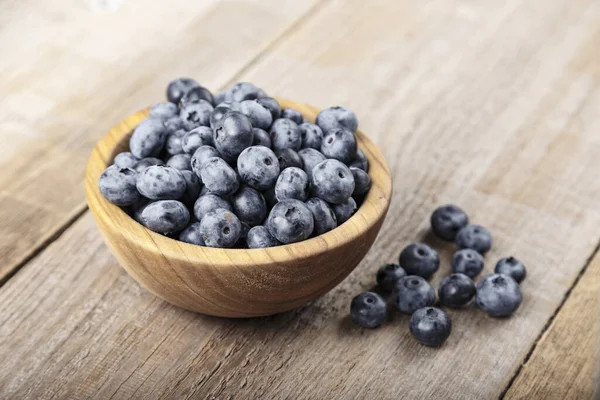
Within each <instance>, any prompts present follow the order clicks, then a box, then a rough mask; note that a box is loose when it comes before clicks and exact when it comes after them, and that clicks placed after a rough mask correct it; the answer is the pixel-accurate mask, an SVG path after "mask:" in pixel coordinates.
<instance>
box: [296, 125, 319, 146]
mask: <svg viewBox="0 0 600 400" xmlns="http://www.w3.org/2000/svg"><path fill="white" fill-rule="evenodd" d="M298 129H300V137H301V138H302V148H303V149H316V150H321V142H322V141H323V131H322V130H321V128H319V126H318V125H315V124H311V123H310V122H304V123H302V124H300V125H299V126H298Z"/></svg>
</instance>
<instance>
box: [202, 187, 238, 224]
mask: <svg viewBox="0 0 600 400" xmlns="http://www.w3.org/2000/svg"><path fill="white" fill-rule="evenodd" d="M219 208H222V209H225V210H229V211H232V210H233V207H231V204H230V203H229V201H227V200H226V199H224V198H223V197H221V196H219V195H217V194H214V193H206V194H204V195H202V194H201V195H200V197H199V198H198V200H196V202H195V203H194V216H195V217H196V219H197V220H198V221H202V218H204V216H205V215H206V214H208V213H209V212H212V211H215V210H217V209H219Z"/></svg>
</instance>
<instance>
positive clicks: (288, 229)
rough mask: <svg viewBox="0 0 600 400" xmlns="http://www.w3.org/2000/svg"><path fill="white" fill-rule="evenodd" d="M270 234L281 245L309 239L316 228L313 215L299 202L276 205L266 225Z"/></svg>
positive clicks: (282, 202)
mask: <svg viewBox="0 0 600 400" xmlns="http://www.w3.org/2000/svg"><path fill="white" fill-rule="evenodd" d="M266 226H267V229H269V233H271V235H272V236H273V237H274V238H275V239H277V240H278V241H280V242H281V243H285V244H288V243H295V242H300V241H302V240H304V239H307V238H308V237H309V236H310V235H311V233H312V231H313V228H314V221H313V216H312V213H311V212H310V210H309V209H308V208H306V206H305V205H304V203H302V202H301V201H298V200H291V199H288V200H283V201H280V202H279V203H277V204H275V206H274V207H273V208H272V209H271V212H270V213H269V217H268V218H267V223H266Z"/></svg>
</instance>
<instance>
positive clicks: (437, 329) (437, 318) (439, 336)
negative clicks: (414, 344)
mask: <svg viewBox="0 0 600 400" xmlns="http://www.w3.org/2000/svg"><path fill="white" fill-rule="evenodd" d="M409 329H410V333H411V334H412V336H413V337H414V338H415V339H417V341H418V342H420V343H421V344H424V345H426V346H432V347H439V346H441V345H442V344H444V342H445V341H446V339H448V337H449V336H450V333H451V332H452V321H451V320H450V317H449V316H448V314H446V313H445V312H444V311H443V310H440V309H439V308H435V307H424V308H421V309H419V310H417V311H415V312H414V314H413V315H412V316H411V317H410V322H409Z"/></svg>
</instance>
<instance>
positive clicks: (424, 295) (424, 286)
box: [392, 271, 435, 314]
mask: <svg viewBox="0 0 600 400" xmlns="http://www.w3.org/2000/svg"><path fill="white" fill-rule="evenodd" d="M407 272H408V271H407ZM392 302H393V303H394V305H395V306H396V307H397V308H398V310H400V311H401V312H403V313H405V314H412V313H413V312H415V311H417V310H418V309H419V308H423V307H429V306H432V305H433V303H435V291H434V290H433V288H432V287H431V285H430V284H429V283H428V282H427V281H426V280H425V279H423V278H422V277H420V276H417V275H407V276H405V277H404V278H400V280H399V281H398V283H397V284H396V286H395V287H394V289H393V291H392Z"/></svg>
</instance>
